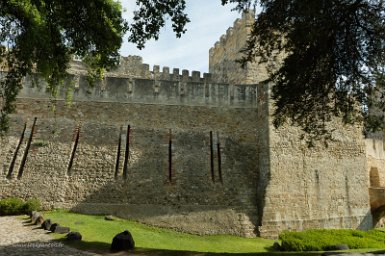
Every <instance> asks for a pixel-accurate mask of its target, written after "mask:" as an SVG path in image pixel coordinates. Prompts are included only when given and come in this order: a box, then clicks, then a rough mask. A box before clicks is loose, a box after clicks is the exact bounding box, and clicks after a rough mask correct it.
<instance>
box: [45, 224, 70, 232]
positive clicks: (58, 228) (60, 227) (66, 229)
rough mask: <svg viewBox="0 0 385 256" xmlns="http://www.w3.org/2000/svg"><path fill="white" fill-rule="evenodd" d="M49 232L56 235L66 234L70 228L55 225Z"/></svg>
mask: <svg viewBox="0 0 385 256" xmlns="http://www.w3.org/2000/svg"><path fill="white" fill-rule="evenodd" d="M50 230H51V231H52V232H53V233H58V234H67V233H68V232H70V228H69V227H63V226H60V225H56V226H55V227H54V228H51V229H50Z"/></svg>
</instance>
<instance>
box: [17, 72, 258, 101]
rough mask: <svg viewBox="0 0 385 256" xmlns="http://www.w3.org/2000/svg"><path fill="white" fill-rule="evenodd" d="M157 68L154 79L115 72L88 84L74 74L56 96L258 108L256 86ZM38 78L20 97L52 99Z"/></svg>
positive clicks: (28, 80)
mask: <svg viewBox="0 0 385 256" xmlns="http://www.w3.org/2000/svg"><path fill="white" fill-rule="evenodd" d="M158 70H159V69H158V68H157V67H155V69H154V71H153V73H151V74H152V77H151V78H137V77H133V76H115V75H116V74H115V75H114V74H113V73H112V75H111V74H108V75H107V76H106V77H105V79H104V80H103V81H99V82H96V83H95V84H94V85H92V86H91V85H90V84H89V83H88V80H87V75H85V74H80V73H77V74H71V75H70V77H69V78H68V79H67V81H66V82H65V84H64V86H62V87H61V88H60V91H59V93H58V95H57V96H56V97H57V99H58V100H64V99H68V98H71V99H73V101H74V102H76V101H95V102H112V103H113V102H117V103H143V104H156V105H191V106H221V107H236V108H256V107H257V85H231V84H224V83H213V82H211V76H210V74H204V77H203V78H201V77H200V72H197V71H193V73H192V75H191V76H190V75H189V72H188V71H187V70H182V75H179V74H178V73H176V72H175V73H176V74H169V73H167V72H166V73H164V72H163V73H162V72H158ZM166 71H167V70H166ZM174 71H175V70H174ZM165 74H167V77H166V75H165ZM36 79H38V78H32V77H27V78H26V79H25V82H24V85H23V88H22V90H21V91H20V93H19V95H18V97H19V98H36V99H49V98H52V96H51V95H50V93H48V92H47V91H46V89H45V82H44V81H42V80H41V79H38V84H39V86H36V84H37V83H36Z"/></svg>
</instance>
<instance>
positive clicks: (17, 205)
mask: <svg viewBox="0 0 385 256" xmlns="http://www.w3.org/2000/svg"><path fill="white" fill-rule="evenodd" d="M23 205H24V201H23V200H22V199H20V198H16V197H9V198H5V199H3V200H0V215H15V214H20V213H22V212H23Z"/></svg>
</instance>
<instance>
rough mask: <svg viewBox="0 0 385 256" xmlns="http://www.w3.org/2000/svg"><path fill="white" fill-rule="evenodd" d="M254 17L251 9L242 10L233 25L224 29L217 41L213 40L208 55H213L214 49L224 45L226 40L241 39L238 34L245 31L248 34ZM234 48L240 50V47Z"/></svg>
mask: <svg viewBox="0 0 385 256" xmlns="http://www.w3.org/2000/svg"><path fill="white" fill-rule="evenodd" d="M254 17H255V12H254V11H253V10H249V11H247V12H243V13H242V18H238V19H236V20H235V21H234V23H233V26H232V27H229V28H228V29H227V30H226V34H223V35H222V36H221V37H220V39H219V41H217V42H215V44H214V46H213V47H212V48H210V50H209V53H210V56H211V55H213V54H214V53H215V51H218V50H219V49H221V48H224V47H226V46H227V43H228V42H231V41H233V40H237V39H239V38H241V39H242V37H240V34H244V33H245V32H246V35H248V32H249V31H251V26H252V25H253V22H254ZM245 30H246V31H245ZM241 47H243V46H241ZM236 50H240V48H237V49H236Z"/></svg>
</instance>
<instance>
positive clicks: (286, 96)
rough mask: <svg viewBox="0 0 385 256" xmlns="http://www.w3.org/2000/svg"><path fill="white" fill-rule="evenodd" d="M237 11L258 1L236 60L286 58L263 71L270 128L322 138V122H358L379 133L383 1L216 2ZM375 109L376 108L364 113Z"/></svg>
mask: <svg viewBox="0 0 385 256" xmlns="http://www.w3.org/2000/svg"><path fill="white" fill-rule="evenodd" d="M227 2H235V3H238V5H237V9H243V8H245V7H249V6H250V5H253V4H254V5H255V4H260V5H261V7H262V12H261V13H260V14H259V15H258V16H257V18H256V20H255V23H254V26H253V32H252V35H251V37H250V38H249V41H248V45H247V47H246V49H245V50H244V53H245V56H244V58H243V59H242V61H243V62H247V61H254V60H255V58H256V57H257V56H261V57H262V58H261V61H262V62H266V61H267V60H269V59H271V58H273V57H274V55H276V54H277V53H283V54H285V55H286V58H285V59H284V61H283V63H282V66H281V67H280V68H278V69H276V70H270V78H269V80H270V81H272V82H274V87H273V92H272V98H273V100H274V104H275V107H276V108H275V110H274V124H275V126H277V127H278V126H280V125H282V124H283V123H284V122H285V121H289V122H290V123H291V124H294V125H297V126H300V127H301V128H302V129H303V130H304V131H305V132H306V134H307V135H309V136H310V139H312V138H329V136H330V129H329V128H328V123H329V122H330V121H331V120H332V119H333V118H334V117H338V118H341V119H342V121H343V122H344V123H345V124H354V123H357V122H362V121H363V122H364V125H365V132H367V133H368V132H372V131H375V130H378V129H383V128H384V127H383V124H384V121H385V119H384V114H383V113H384V111H385V88H384V85H385V83H384V82H385V80H384V78H385V1H383V0H372V1H371V0H306V1H304V0H290V1H287V0H274V1H267V0H261V1H247V0H239V1H235V0H230V1H229V0H222V3H223V4H226V3H227ZM371 110H375V111H371Z"/></svg>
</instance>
